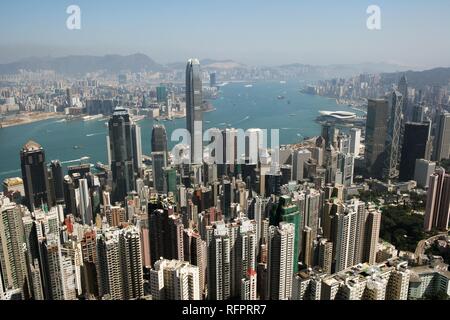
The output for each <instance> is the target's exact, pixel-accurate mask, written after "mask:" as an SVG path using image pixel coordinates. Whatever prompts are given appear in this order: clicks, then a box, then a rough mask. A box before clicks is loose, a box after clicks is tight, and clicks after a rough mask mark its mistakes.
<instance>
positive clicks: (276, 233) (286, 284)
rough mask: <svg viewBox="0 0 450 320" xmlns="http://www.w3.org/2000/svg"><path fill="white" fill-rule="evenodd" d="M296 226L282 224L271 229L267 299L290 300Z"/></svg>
mask: <svg viewBox="0 0 450 320" xmlns="http://www.w3.org/2000/svg"><path fill="white" fill-rule="evenodd" d="M294 242H295V225H294V224H292V223H285V222H281V223H280V225H279V226H278V227H276V226H270V227H269V238H268V259H267V260H268V261H267V294H268V295H267V298H269V299H271V300H289V299H290V298H291V296H292V279H293V276H294V269H293V265H294V263H293V262H294Z"/></svg>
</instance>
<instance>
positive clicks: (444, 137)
mask: <svg viewBox="0 0 450 320" xmlns="http://www.w3.org/2000/svg"><path fill="white" fill-rule="evenodd" d="M449 158H450V113H442V114H440V115H439V116H438V117H437V123H436V134H435V137H434V152H433V160H435V161H441V160H442V159H449Z"/></svg>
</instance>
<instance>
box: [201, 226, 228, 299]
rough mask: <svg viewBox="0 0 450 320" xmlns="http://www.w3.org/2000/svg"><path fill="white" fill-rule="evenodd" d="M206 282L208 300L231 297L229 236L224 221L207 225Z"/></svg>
mask: <svg viewBox="0 0 450 320" xmlns="http://www.w3.org/2000/svg"><path fill="white" fill-rule="evenodd" d="M206 228H207V229H206V230H207V231H206V232H207V233H206V245H207V251H208V254H207V258H208V269H207V283H208V299H209V300H228V299H230V298H231V279H232V277H231V272H232V270H231V248H232V244H231V238H230V235H229V233H228V227H227V226H226V225H225V223H223V222H222V223H216V224H214V226H207V227H206Z"/></svg>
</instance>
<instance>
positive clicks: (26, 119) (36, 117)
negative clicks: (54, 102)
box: [0, 113, 65, 129]
mask: <svg viewBox="0 0 450 320" xmlns="http://www.w3.org/2000/svg"><path fill="white" fill-rule="evenodd" d="M64 117H65V115H64V114H61V113H28V114H22V115H20V116H19V117H16V118H13V119H9V120H4V121H0V129H3V128H11V127H16V126H21V125H25V124H30V123H35V122H40V121H45V120H50V119H60V118H64Z"/></svg>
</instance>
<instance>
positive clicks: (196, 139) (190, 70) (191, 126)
mask: <svg viewBox="0 0 450 320" xmlns="http://www.w3.org/2000/svg"><path fill="white" fill-rule="evenodd" d="M202 99H203V98H202V78H201V71H200V62H199V61H198V60H197V59H190V60H189V61H188V63H187V67H186V121H187V123H186V128H187V130H188V131H189V133H190V134H191V148H190V150H191V162H192V163H195V164H201V163H202V158H203V114H202V103H203V100H202Z"/></svg>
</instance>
